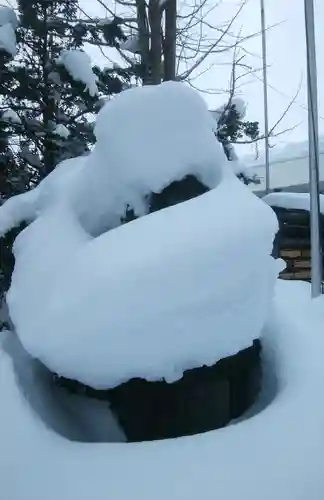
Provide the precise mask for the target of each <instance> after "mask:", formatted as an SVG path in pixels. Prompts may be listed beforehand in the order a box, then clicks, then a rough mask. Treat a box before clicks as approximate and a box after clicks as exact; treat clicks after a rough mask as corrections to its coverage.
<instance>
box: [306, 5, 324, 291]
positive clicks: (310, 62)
mask: <svg viewBox="0 0 324 500" xmlns="http://www.w3.org/2000/svg"><path fill="white" fill-rule="evenodd" d="M304 7H305V30H306V50H307V94H308V141H309V146H308V147H309V191H310V229H311V263H312V273H311V276H312V297H313V298H315V297H318V296H319V295H320V294H321V283H322V249H321V239H320V197H319V148H318V109H317V70H316V44H315V27H314V3H313V0H304Z"/></svg>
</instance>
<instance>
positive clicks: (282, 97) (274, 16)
mask: <svg viewBox="0 0 324 500" xmlns="http://www.w3.org/2000/svg"><path fill="white" fill-rule="evenodd" d="M106 3H107V5H112V4H111V0H110V1H109V2H108V0H106ZM83 5H84V6H85V8H86V10H87V12H90V11H91V12H92V13H93V14H101V15H103V13H104V11H103V10H102V9H101V8H100V6H99V4H98V3H97V2H96V1H95V0H83ZM95 5H96V6H97V7H95ZM238 5H239V0H223V2H222V5H221V6H220V7H217V9H215V11H214V13H213V14H212V15H211V16H210V18H209V22H211V23H213V24H215V25H217V23H219V22H220V21H221V20H225V19H229V18H230V17H231V14H232V13H234V12H235V11H236V9H237V7H238ZM265 9H266V22H267V25H268V26H273V25H275V24H276V23H281V24H280V25H277V26H275V27H273V28H271V29H270V30H269V31H268V34H267V44H268V65H269V69H268V84H269V88H268V100H269V101H268V102H269V125H270V127H271V126H272V125H273V124H274V123H276V121H277V120H278V118H279V117H280V116H281V114H282V113H283V111H284V110H285V108H286V107H287V105H288V104H289V102H290V101H291V99H292V97H293V96H294V95H295V94H296V92H297V90H298V87H299V85H300V82H302V86H301V89H300V93H299V95H298V97H297V101H296V102H295V104H293V106H292V107H291V109H290V110H289V113H288V114H287V116H286V118H285V119H284V120H283V121H282V123H281V124H280V127H279V128H278V131H279V129H280V130H282V129H286V128H290V127H293V126H295V125H297V124H300V125H299V126H298V127H297V128H296V129H294V130H293V131H290V132H287V133H286V134H284V135H282V136H279V137H276V138H275V139H273V140H272V144H273V145H274V144H276V145H277V146H280V145H282V144H285V143H287V142H291V141H300V140H305V139H307V95H306V71H305V60H306V55H305V37H304V0H265ZM315 9H316V28H317V33H316V35H317V60H318V90H319V114H320V116H321V115H322V117H320V118H319V128H320V132H322V133H324V49H323V48H322V47H324V34H323V28H322V26H324V1H323V0H315ZM240 29H242V34H251V33H257V32H258V31H259V30H260V0H249V1H248V4H247V6H246V7H245V8H244V11H243V12H242V13H241V15H240V17H239V19H238V20H237V22H236V24H235V28H233V31H236V32H237V33H238V31H239V30H240ZM244 47H245V48H246V49H247V50H248V51H249V52H250V53H251V54H253V55H247V56H246V59H245V63H247V64H249V65H251V66H253V67H254V68H255V69H256V68H260V67H261V64H262V60H261V36H256V37H254V38H252V39H250V40H249V41H248V42H246V43H245V45H244ZM230 61H231V54H227V55H226V56H222V57H220V56H213V59H209V60H208V66H209V65H210V64H211V63H212V64H214V65H215V66H214V67H213V68H212V69H211V70H210V71H208V72H207V73H205V74H204V75H203V76H201V77H200V78H199V79H198V80H196V81H195V84H196V85H197V86H198V87H199V88H202V89H205V90H206V89H216V88H227V87H228V80H229V72H230V66H229V65H228V64H227V65H224V62H227V63H229V62H230ZM97 62H98V61H97ZM101 62H102V60H101ZM256 76H257V77H256ZM256 76H253V77H251V76H250V77H248V78H245V79H244V80H243V81H242V83H243V85H242V87H241V88H240V89H239V93H240V94H241V95H242V97H243V98H244V99H245V101H246V102H247V103H248V114H247V118H248V119H250V120H259V121H260V126H261V128H263V84H262V73H261V72H259V73H256ZM203 97H204V98H205V99H206V101H207V103H208V106H209V107H210V108H211V109H212V108H214V107H217V106H218V105H220V104H222V103H223V102H224V100H226V97H225V96H224V95H219V94H206V93H204V94H203ZM242 149H243V151H244V153H246V152H247V147H242ZM243 151H242V152H243Z"/></svg>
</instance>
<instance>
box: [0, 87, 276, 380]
mask: <svg viewBox="0 0 324 500" xmlns="http://www.w3.org/2000/svg"><path fill="white" fill-rule="evenodd" d="M210 120H211V118H210V115H209V113H208V111H207V108H206V106H205V104H204V102H203V101H202V99H201V98H200V97H199V96H198V94H196V93H195V92H194V91H192V90H191V89H190V88H188V87H186V86H184V85H182V84H179V83H167V84H163V85H161V86H159V87H149V88H144V89H131V90H128V91H125V92H124V93H122V94H121V95H119V96H117V97H116V98H115V99H114V100H113V102H111V103H108V104H106V106H105V107H104V108H103V110H102V111H101V112H100V114H99V117H98V121H97V126H96V136H97V141H98V142H97V144H96V147H95V149H94V151H93V152H92V153H91V154H90V155H89V156H87V157H83V158H82V159H80V160H73V161H72V162H71V161H68V162H65V163H64V164H62V165H60V166H59V167H58V169H57V170H56V171H54V172H53V174H51V176H49V177H48V178H47V179H45V181H44V182H43V183H42V184H41V185H40V186H39V187H38V188H37V189H36V190H35V191H34V192H31V193H29V194H28V195H27V197H25V195H24V196H21V197H17V198H16V199H12V200H9V201H8V202H7V203H5V204H4V205H3V207H2V208H1V209H0V227H1V228H2V229H3V230H5V229H6V230H7V229H8V228H9V227H10V225H12V223H14V224H16V223H17V221H18V219H19V216H20V218H23V217H24V215H23V212H24V210H25V212H26V214H25V215H26V217H27V218H28V219H31V218H34V219H35V220H34V222H33V223H32V224H30V225H29V226H28V227H27V229H25V230H24V231H23V232H22V233H21V234H20V235H19V237H18V238H17V240H16V243H15V249H14V251H15V257H16V265H15V270H14V274H13V278H12V285H11V288H10V290H9V293H8V304H9V309H10V315H11V318H12V321H13V323H14V325H15V328H16V330H17V333H18V335H19V337H20V339H21V341H22V343H23V345H24V347H25V348H26V350H27V351H28V352H29V353H31V354H32V355H33V356H34V357H36V358H39V359H40V360H42V361H43V362H44V364H46V365H47V366H48V367H49V368H50V369H51V370H52V371H55V372H57V373H58V374H60V375H63V376H65V377H68V378H73V379H77V380H79V381H81V382H83V383H85V384H87V385H90V386H93V387H95V388H108V387H113V386H116V385H118V384H120V383H121V382H123V381H126V380H128V379H130V378H132V377H142V378H146V379H147V380H159V379H162V378H164V379H166V380H167V381H170V382H171V381H174V380H177V379H179V378H181V376H182V374H183V371H184V370H187V369H190V368H195V367H198V366H201V365H203V364H205V365H211V364H213V363H215V362H216V361H218V360H219V359H220V358H223V357H226V356H229V355H232V354H235V353H237V352H238V351H239V350H241V349H244V348H246V347H248V346H250V345H251V344H252V341H253V340H254V339H255V338H256V337H258V336H259V333H260V331H261V329H262V327H263V325H264V322H265V319H266V316H267V314H268V310H269V307H270V303H271V298H272V295H273V289H274V284H275V280H276V277H277V274H278V271H279V269H280V264H279V263H278V262H275V260H274V259H273V258H272V257H271V256H270V254H271V251H272V242H273V238H274V235H275V233H276V231H277V220H276V217H275V215H274V213H273V211H272V210H271V208H270V207H268V206H267V205H266V204H265V203H263V202H262V201H260V200H259V199H257V198H256V197H255V196H254V195H253V194H251V193H250V192H249V191H248V190H247V189H246V187H245V186H244V185H242V184H241V183H240V182H239V181H238V180H237V179H236V177H235V175H234V174H233V173H232V172H231V171H229V170H228V169H227V168H226V163H225V158H224V155H223V153H222V151H221V146H220V145H219V143H218V142H217V141H216V139H215V137H214V135H213V132H212V127H211V122H210ZM188 174H193V175H196V176H197V177H198V178H199V179H200V180H201V181H202V182H203V183H204V184H205V185H207V186H208V187H209V188H213V189H211V191H209V192H208V193H206V194H205V195H203V196H200V197H197V198H195V199H192V200H190V201H187V202H185V203H182V204H178V205H176V206H173V207H171V208H167V209H164V210H161V211H159V212H156V213H154V214H151V215H146V216H144V217H140V218H139V219H137V220H135V221H133V222H131V223H128V224H125V225H123V226H120V227H115V226H118V224H120V218H121V216H122V215H123V213H124V212H125V209H126V207H127V206H131V207H132V208H133V209H134V211H135V213H136V214H137V215H142V214H146V213H147V204H146V198H147V195H148V194H149V193H150V192H160V191H161V190H162V189H163V188H164V187H166V186H167V185H169V184H170V183H171V182H173V181H175V180H180V179H182V178H183V177H185V176H186V175H188ZM62 187H63V189H61V188H62ZM26 200H27V202H26ZM24 204H25V208H24ZM33 211H34V213H33ZM112 227H115V228H114V229H111V230H110V231H106V229H107V228H112ZM94 236H95V237H94ZM35 311H36V314H35Z"/></svg>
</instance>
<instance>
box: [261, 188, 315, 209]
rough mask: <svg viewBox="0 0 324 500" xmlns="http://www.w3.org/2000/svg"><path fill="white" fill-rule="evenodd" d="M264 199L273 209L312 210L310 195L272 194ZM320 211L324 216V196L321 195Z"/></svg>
mask: <svg viewBox="0 0 324 500" xmlns="http://www.w3.org/2000/svg"><path fill="white" fill-rule="evenodd" d="M262 199H263V201H265V202H266V203H267V204H268V205H270V206H271V207H280V208H287V209H289V208H292V209H296V210H310V195H309V193H285V192H282V193H270V194H267V195H266V196H264V197H263V198H262ZM320 210H321V213H322V214H324V195H322V194H321V195H320Z"/></svg>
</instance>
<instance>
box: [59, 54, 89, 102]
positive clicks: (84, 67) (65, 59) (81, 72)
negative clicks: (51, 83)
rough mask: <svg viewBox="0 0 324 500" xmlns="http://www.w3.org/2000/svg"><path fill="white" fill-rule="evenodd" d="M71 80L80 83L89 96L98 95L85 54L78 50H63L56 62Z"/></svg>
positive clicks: (87, 57)
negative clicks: (68, 74)
mask: <svg viewBox="0 0 324 500" xmlns="http://www.w3.org/2000/svg"><path fill="white" fill-rule="evenodd" d="M57 63H58V64H62V65H63V66H64V67H65V68H66V70H67V71H68V73H70V75H71V76H72V78H73V79H74V80H76V81H80V82H82V83H83V84H84V85H85V86H86V88H87V89H88V91H89V93H90V95H91V96H95V95H97V94H98V87H97V80H98V79H97V77H96V75H95V74H94V73H93V71H92V67H91V60H90V57H89V56H88V54H87V53H86V52H84V51H83V50H80V49H69V50H63V51H62V52H61V54H60V57H59V58H58V60H57Z"/></svg>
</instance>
